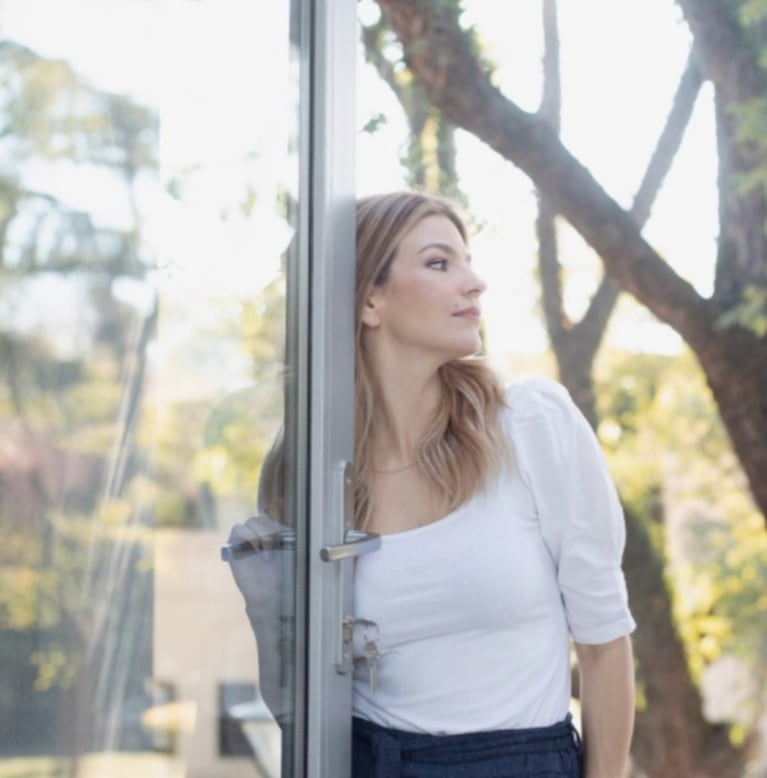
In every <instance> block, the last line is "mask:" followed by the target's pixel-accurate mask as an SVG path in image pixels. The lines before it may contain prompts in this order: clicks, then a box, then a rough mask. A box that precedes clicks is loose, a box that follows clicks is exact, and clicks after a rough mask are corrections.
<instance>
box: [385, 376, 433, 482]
mask: <svg viewBox="0 0 767 778" xmlns="http://www.w3.org/2000/svg"><path fill="white" fill-rule="evenodd" d="M375 385H376V401H375V410H374V414H373V435H372V440H371V445H372V452H371V453H372V457H373V465H374V467H375V468H376V469H382V470H385V469H392V468H399V467H403V466H409V465H411V464H412V463H414V462H415V461H416V460H417V458H418V453H419V451H420V448H421V442H422V441H423V439H424V437H425V436H426V434H427V432H428V430H429V427H430V425H431V423H432V421H433V419H434V416H435V414H436V413H437V411H438V409H439V404H440V400H441V398H442V383H441V381H440V377H439V373H438V372H436V371H426V370H424V369H423V368H421V369H410V370H407V369H403V366H402V365H400V366H399V367H398V368H397V369H396V370H391V371H385V372H378V371H376V375H375Z"/></svg>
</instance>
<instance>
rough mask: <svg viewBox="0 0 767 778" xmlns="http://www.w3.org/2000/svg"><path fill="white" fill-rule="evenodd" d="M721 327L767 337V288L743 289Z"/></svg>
mask: <svg viewBox="0 0 767 778" xmlns="http://www.w3.org/2000/svg"><path fill="white" fill-rule="evenodd" d="M765 170H767V168H765ZM719 325H720V326H722V327H732V326H738V327H743V328H744V329H747V330H750V331H751V332H753V333H754V335H756V337H757V338H763V337H765V335H767V287H762V286H757V285H756V284H748V285H747V286H746V287H745V288H744V289H743V294H742V297H741V301H740V302H739V303H738V304H737V305H735V306H733V307H732V308H730V310H728V311H727V312H726V313H724V314H722V316H720V318H719Z"/></svg>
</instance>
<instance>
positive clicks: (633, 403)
mask: <svg viewBox="0 0 767 778" xmlns="http://www.w3.org/2000/svg"><path fill="white" fill-rule="evenodd" d="M598 396H599V405H600V411H601V414H602V419H603V421H602V423H601V425H600V430H599V432H600V437H601V439H602V441H603V443H604V445H605V447H606V449H607V451H608V454H609V458H610V464H611V468H612V470H613V472H614V474H615V477H616V481H617V482H618V485H619V489H620V492H621V495H622V497H623V498H624V499H625V500H626V501H627V503H629V504H631V505H632V507H634V508H635V509H637V510H641V511H643V512H644V515H650V516H655V517H656V518H657V520H658V522H659V523H657V524H656V525H655V533H654V534H655V539H656V541H657V543H658V544H659V548H661V547H662V544H665V546H666V548H667V549H668V557H669V561H668V567H667V571H668V580H669V583H670V586H671V588H672V591H673V592H674V602H675V620H676V623H677V625H678V629H679V631H680V633H681V635H682V637H683V639H684V642H685V646H686V649H687V654H688V661H689V663H690V668H691V670H692V672H693V676H694V677H695V678H697V679H698V680H700V679H701V677H702V675H703V673H704V671H705V670H706V668H707V667H709V666H710V665H711V664H712V663H713V662H715V661H716V660H717V659H719V658H721V657H722V656H724V655H727V654H730V655H737V656H739V657H740V658H741V659H743V660H744V661H745V662H746V663H747V664H748V666H749V667H750V668H751V671H752V677H753V678H754V679H755V683H754V687H753V696H752V699H751V704H752V705H753V708H752V709H751V710H750V711H741V714H742V716H743V719H742V720H741V721H740V722H738V723H740V724H742V723H748V724H751V723H752V718H753V716H754V714H755V713H756V712H757V710H758V706H759V705H760V704H761V698H760V693H759V685H758V684H757V683H756V679H760V678H763V677H764V676H765V672H767V660H766V659H765V658H766V657H767V607H766V606H767V598H766V597H765V594H764V592H765V591H767V536H765V533H764V528H763V520H762V517H761V514H760V513H759V511H758V510H756V508H755V506H754V504H753V501H752V500H751V498H750V495H749V492H748V487H747V484H746V482H745V479H744V476H743V474H742V472H741V470H740V467H739V464H738V462H737V459H736V458H735V457H734V455H733V453H732V450H731V447H730V444H729V441H728V439H727V436H726V433H725V431H724V429H723V426H722V424H721V421H720V419H719V416H718V413H717V409H716V405H715V403H714V401H713V399H712V398H711V395H710V392H709V390H708V388H707V387H706V385H705V381H704V377H703V375H702V373H701V371H700V369H699V368H698V367H697V365H696V364H695V362H694V360H693V358H692V357H691V355H690V354H689V353H685V354H683V355H682V356H680V357H665V356H659V355H641V354H623V355H621V354H611V355H608V356H606V357H605V358H604V360H603V364H602V368H601V371H600V375H599V377H598ZM661 519H662V521H663V523H660V521H661Z"/></svg>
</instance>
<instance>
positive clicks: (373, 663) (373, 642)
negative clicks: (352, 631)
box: [354, 619, 381, 692]
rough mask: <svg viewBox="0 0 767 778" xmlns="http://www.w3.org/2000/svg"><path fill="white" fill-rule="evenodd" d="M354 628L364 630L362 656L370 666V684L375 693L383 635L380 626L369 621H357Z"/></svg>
mask: <svg viewBox="0 0 767 778" xmlns="http://www.w3.org/2000/svg"><path fill="white" fill-rule="evenodd" d="M354 626H355V627H360V628H361V629H362V655H363V657H364V659H365V662H367V666H368V683H369V684H370V691H371V692H374V691H375V690H376V686H377V685H378V657H379V656H381V645H380V642H381V635H380V632H379V630H378V624H376V623H375V622H374V621H370V620H369V619H355V620H354Z"/></svg>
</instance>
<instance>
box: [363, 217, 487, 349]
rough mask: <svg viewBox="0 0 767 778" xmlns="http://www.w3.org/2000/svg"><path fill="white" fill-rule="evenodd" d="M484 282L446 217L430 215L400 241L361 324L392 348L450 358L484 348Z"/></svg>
mask: <svg viewBox="0 0 767 778" xmlns="http://www.w3.org/2000/svg"><path fill="white" fill-rule="evenodd" d="M484 290H485V284H484V282H483V281H481V280H480V279H479V278H478V277H477V275H476V274H475V273H474V271H473V270H472V268H471V264H470V257H469V253H468V249H467V247H466V244H465V243H464V241H463V238H462V237H461V233H460V232H459V231H458V228H457V227H456V226H455V225H454V224H453V222H452V221H450V219H448V218H447V217H446V216H437V215H434V216H427V217H425V218H424V219H422V220H421V221H420V222H418V224H416V226H415V227H413V229H412V230H411V231H410V232H408V233H407V234H406V235H405V237H404V238H403V239H402V242H401V243H400V245H399V248H398V250H397V253H396V255H395V257H394V260H393V261H392V265H391V270H390V273H389V277H388V279H387V280H386V282H385V283H383V284H382V285H381V286H376V287H374V289H373V292H372V293H371V295H370V297H369V298H368V300H367V303H366V305H365V309H364V310H363V313H362V322H363V324H365V325H366V326H367V327H368V328H370V329H372V330H375V331H376V335H377V337H380V338H382V339H386V341H387V342H388V343H389V344H390V345H391V346H393V347H395V348H399V349H402V350H403V354H404V352H405V351H407V350H409V351H411V352H413V353H414V354H415V355H419V354H421V355H423V353H424V352H426V353H430V354H432V353H433V354H435V355H438V356H439V358H440V359H444V360H450V359H457V358H459V357H464V356H470V355H472V354H476V353H477V351H478V350H479V349H480V346H481V341H480V337H479V324H480V317H481V308H480V304H479V297H480V295H481V294H482V292H483V291H484Z"/></svg>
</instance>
